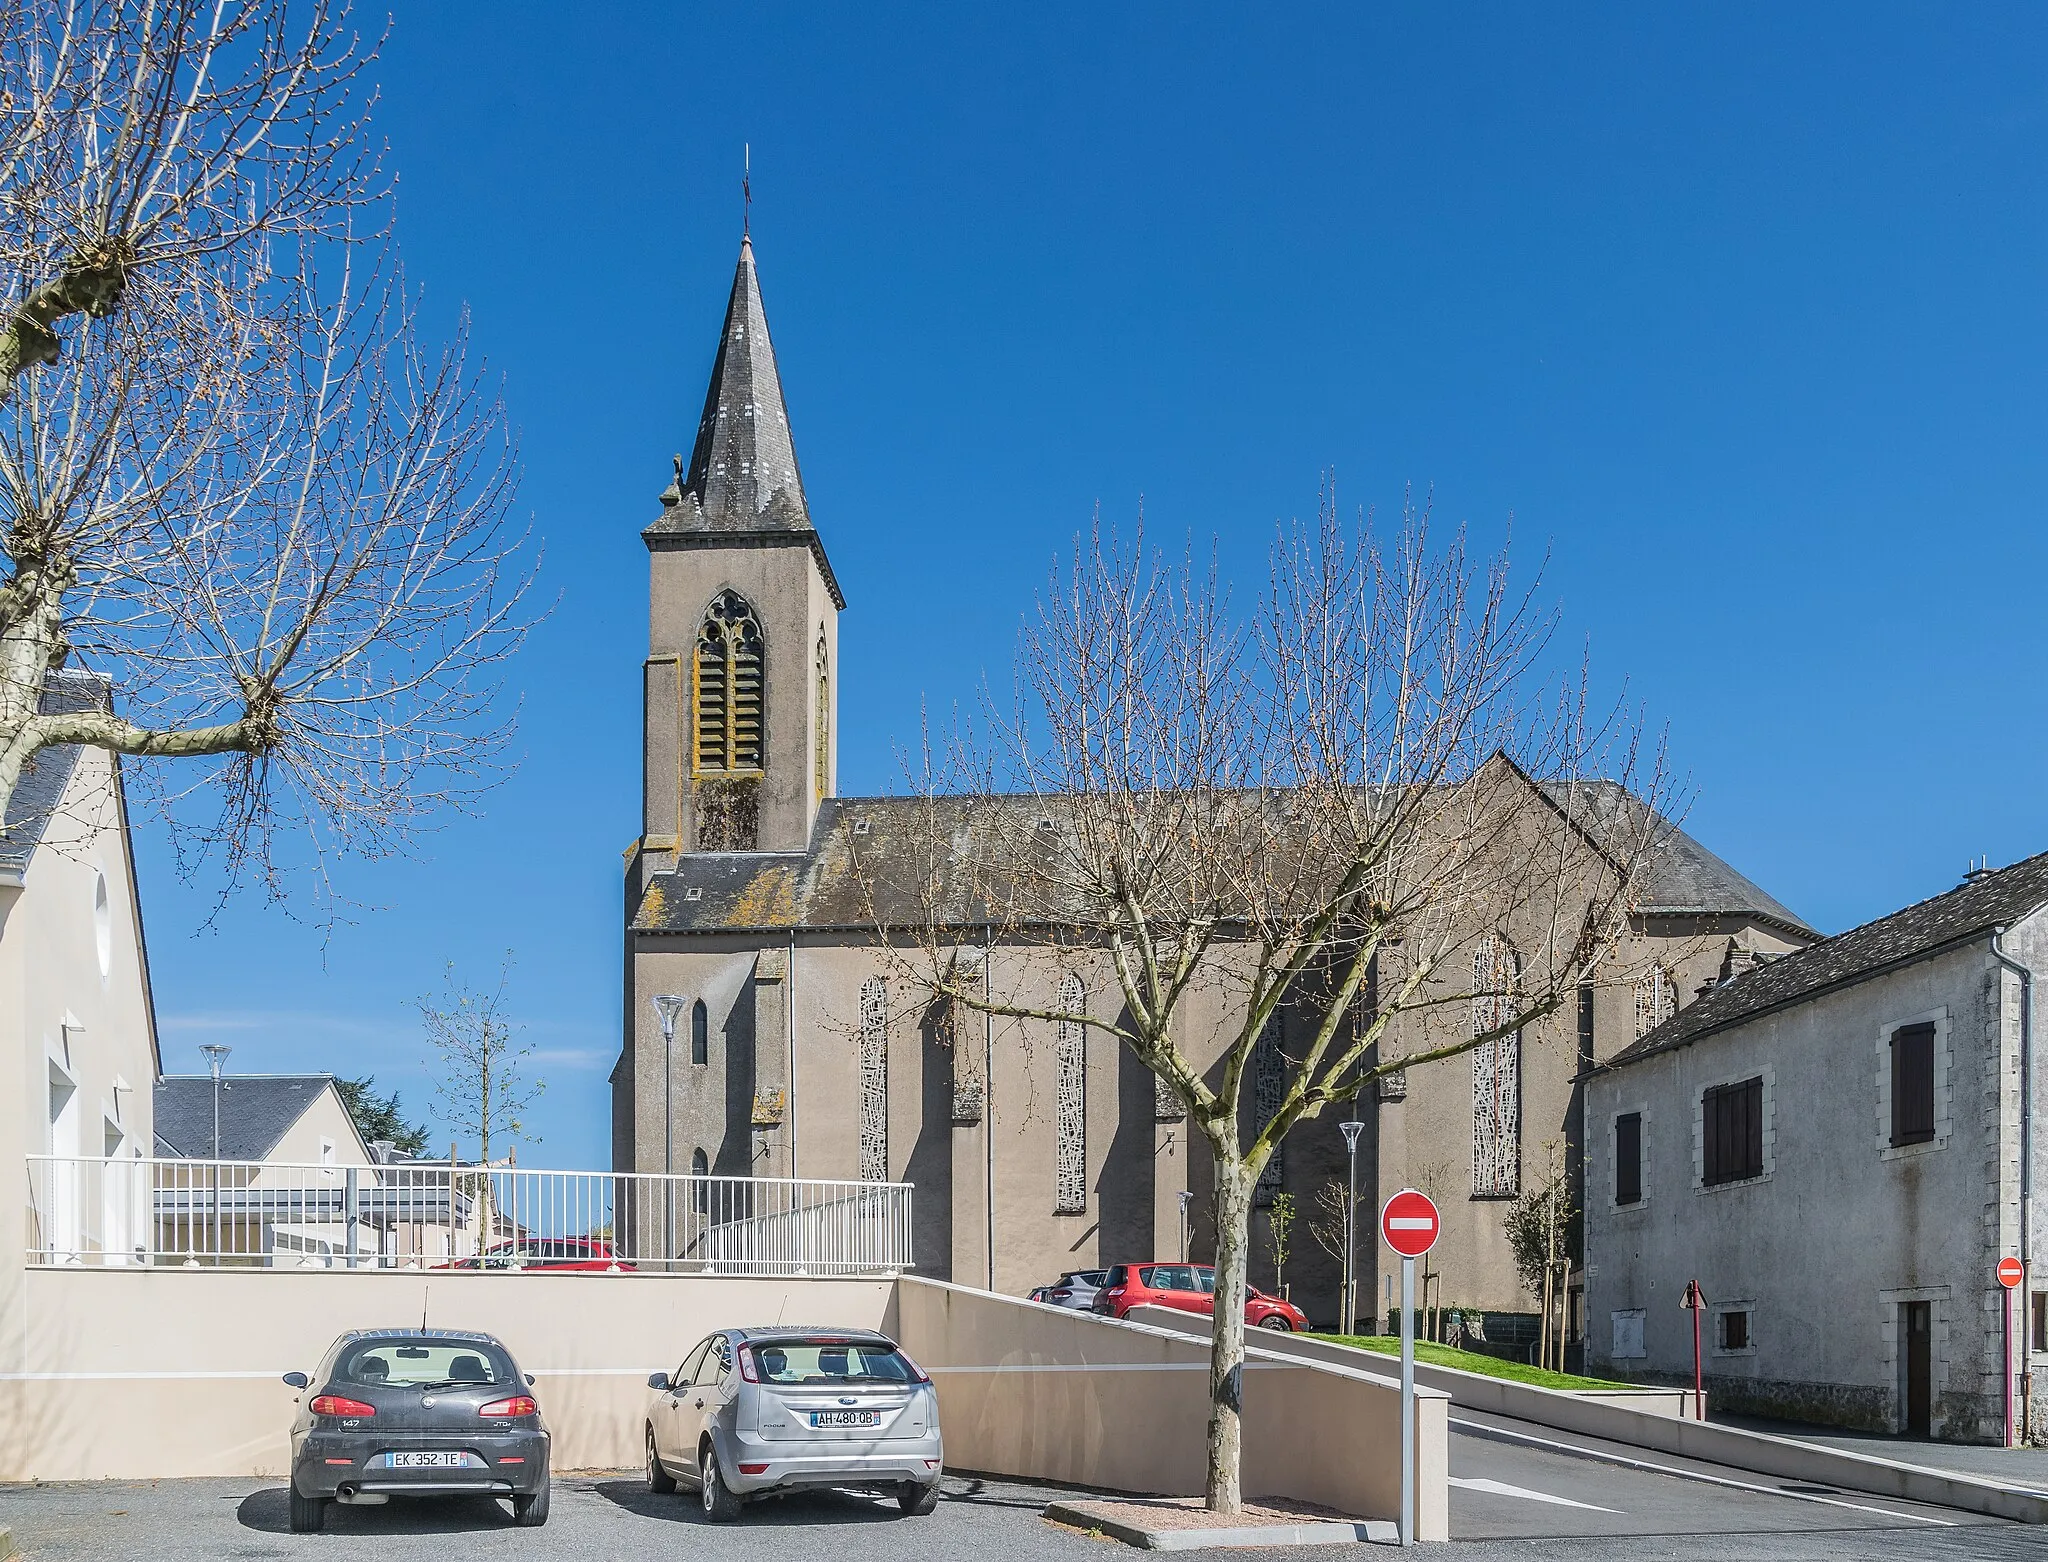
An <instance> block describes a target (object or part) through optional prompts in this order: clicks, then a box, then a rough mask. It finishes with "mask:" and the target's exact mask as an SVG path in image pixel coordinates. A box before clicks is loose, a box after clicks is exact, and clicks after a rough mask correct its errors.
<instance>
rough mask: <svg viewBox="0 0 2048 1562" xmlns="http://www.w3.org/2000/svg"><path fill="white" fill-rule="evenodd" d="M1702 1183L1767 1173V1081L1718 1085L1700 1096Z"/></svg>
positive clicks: (1742, 1180) (1733, 1179) (1743, 1178)
mask: <svg viewBox="0 0 2048 1562" xmlns="http://www.w3.org/2000/svg"><path fill="white" fill-rule="evenodd" d="M1700 1133H1701V1148H1702V1150H1703V1151H1704V1165H1703V1166H1702V1168H1701V1170H1702V1176H1701V1181H1703V1182H1704V1183H1705V1184H1706V1185H1707V1186H1708V1187H1710V1188H1711V1187H1714V1186H1715V1185H1716V1184H1718V1183H1724V1182H1745V1181H1747V1180H1748V1179H1750V1178H1752V1177H1761V1176H1762V1175H1763V1174H1764V1081H1763V1076H1762V1075H1761V1074H1759V1075H1758V1076H1757V1077H1756V1078H1754V1079H1745V1080H1743V1081H1741V1082H1740V1083H1739V1084H1733V1085H1716V1086H1714V1087H1713V1088H1712V1089H1711V1090H1708V1091H1707V1092H1706V1093H1705V1094H1703V1095H1702V1096H1701V1097H1700Z"/></svg>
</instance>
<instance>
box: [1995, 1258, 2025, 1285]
mask: <svg viewBox="0 0 2048 1562" xmlns="http://www.w3.org/2000/svg"><path fill="white" fill-rule="evenodd" d="M2026 1277H2027V1272H2026V1270H2024V1269H2022V1268H2021V1267H2020V1261H2019V1260H2018V1259H2017V1258H2001V1259H2000V1260H1999V1261H1998V1283H1999V1284H2000V1285H2002V1286H2004V1287H2005V1288H2006V1289H2007V1290H2008V1291H2017V1290H2018V1289H2019V1288H2020V1282H2021V1281H2022V1280H2024V1279H2026Z"/></svg>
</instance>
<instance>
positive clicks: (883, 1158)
mask: <svg viewBox="0 0 2048 1562" xmlns="http://www.w3.org/2000/svg"><path fill="white" fill-rule="evenodd" d="M860 1176H861V1181H863V1182H887V1181H888V1180H889V993H888V989H887V988H886V987H884V986H883V985H882V979H881V978H880V977H879V976H871V977H869V978H868V979H867V980H866V981H864V982H862V983H861V984H860Z"/></svg>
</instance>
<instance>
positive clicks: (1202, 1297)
mask: <svg viewBox="0 0 2048 1562" xmlns="http://www.w3.org/2000/svg"><path fill="white" fill-rule="evenodd" d="M1215 1291H1216V1266H1215V1265H1213V1264H1116V1265H1113V1266H1112V1267H1111V1268H1110V1270H1109V1273H1108V1275H1107V1276H1106V1277H1105V1279H1104V1284H1103V1286H1102V1289H1101V1290H1099V1291H1097V1292H1096V1293H1095V1302H1094V1310H1095V1311H1096V1312H1099V1313H1107V1314H1109V1316H1110V1317H1112V1318H1121V1317H1123V1316H1124V1315H1125V1314H1126V1313H1128V1312H1129V1311H1130V1310H1131V1309H1132V1308H1133V1307H1176V1308H1178V1309H1180V1311H1182V1312H1188V1313H1212V1314H1213V1313H1214V1312H1215V1311H1216V1297H1215ZM1244 1321H1245V1322H1246V1323H1248V1324H1251V1325H1252V1326H1253V1327H1255V1328H1260V1329H1278V1330H1283V1331H1285V1330H1297V1329H1306V1328H1307V1327H1308V1315H1307V1314H1305V1313H1304V1312H1303V1311H1302V1310H1301V1309H1300V1308H1299V1307H1296V1306H1295V1305H1294V1303H1292V1302H1290V1301H1288V1300H1287V1299H1286V1298H1285V1297H1281V1296H1269V1295H1267V1294H1266V1293H1265V1292H1264V1291H1261V1290H1260V1289H1259V1288H1258V1287H1257V1286H1255V1285H1247V1286H1246V1287H1245V1288H1244Z"/></svg>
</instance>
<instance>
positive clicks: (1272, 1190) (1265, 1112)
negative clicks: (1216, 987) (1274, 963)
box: [1252, 1009, 1287, 1209]
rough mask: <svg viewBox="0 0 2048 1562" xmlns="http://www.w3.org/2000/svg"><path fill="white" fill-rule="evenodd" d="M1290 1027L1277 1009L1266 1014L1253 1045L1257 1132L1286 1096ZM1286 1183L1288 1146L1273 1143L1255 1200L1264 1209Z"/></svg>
mask: <svg viewBox="0 0 2048 1562" xmlns="http://www.w3.org/2000/svg"><path fill="white" fill-rule="evenodd" d="M1286 1035H1287V1027H1286V1024H1285V1022H1284V1021H1283V1020H1282V1019H1281V1018H1280V1011H1279V1010H1278V1009H1275V1010H1274V1011H1273V1012H1272V1014H1270V1015H1269V1016H1267V1019H1266V1028H1265V1029H1264V1030H1262V1031H1260V1032H1259V1039H1258V1041H1257V1043H1255V1044H1254V1046H1253V1048H1252V1112H1253V1115H1254V1116H1255V1117H1256V1118H1257V1119H1258V1131H1261V1132H1263V1131H1264V1129H1265V1126H1266V1124H1268V1123H1270V1122H1271V1121H1273V1119H1274V1118H1275V1117H1277V1116H1278V1115H1279V1112H1280V1106H1281V1103H1282V1102H1284V1101H1285V1100H1286V1099H1287V1048H1286ZM1286 1182H1287V1147H1286V1146H1285V1145H1284V1144H1276V1145H1274V1146H1273V1153H1272V1154H1271V1155H1270V1156H1268V1157H1267V1158H1266V1164H1265V1165H1264V1166H1263V1167H1261V1168H1260V1170H1259V1180H1258V1184H1257V1185H1256V1186H1255V1187H1254V1188H1253V1189H1252V1202H1253V1203H1254V1204H1255V1205H1257V1206H1258V1207H1259V1208H1260V1209H1265V1208H1267V1207H1268V1206H1270V1205H1271V1204H1272V1202H1273V1196H1274V1195H1275V1194H1277V1193H1278V1192H1279V1191H1280V1190H1281V1188H1282V1187H1284V1186H1285V1185H1286Z"/></svg>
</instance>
